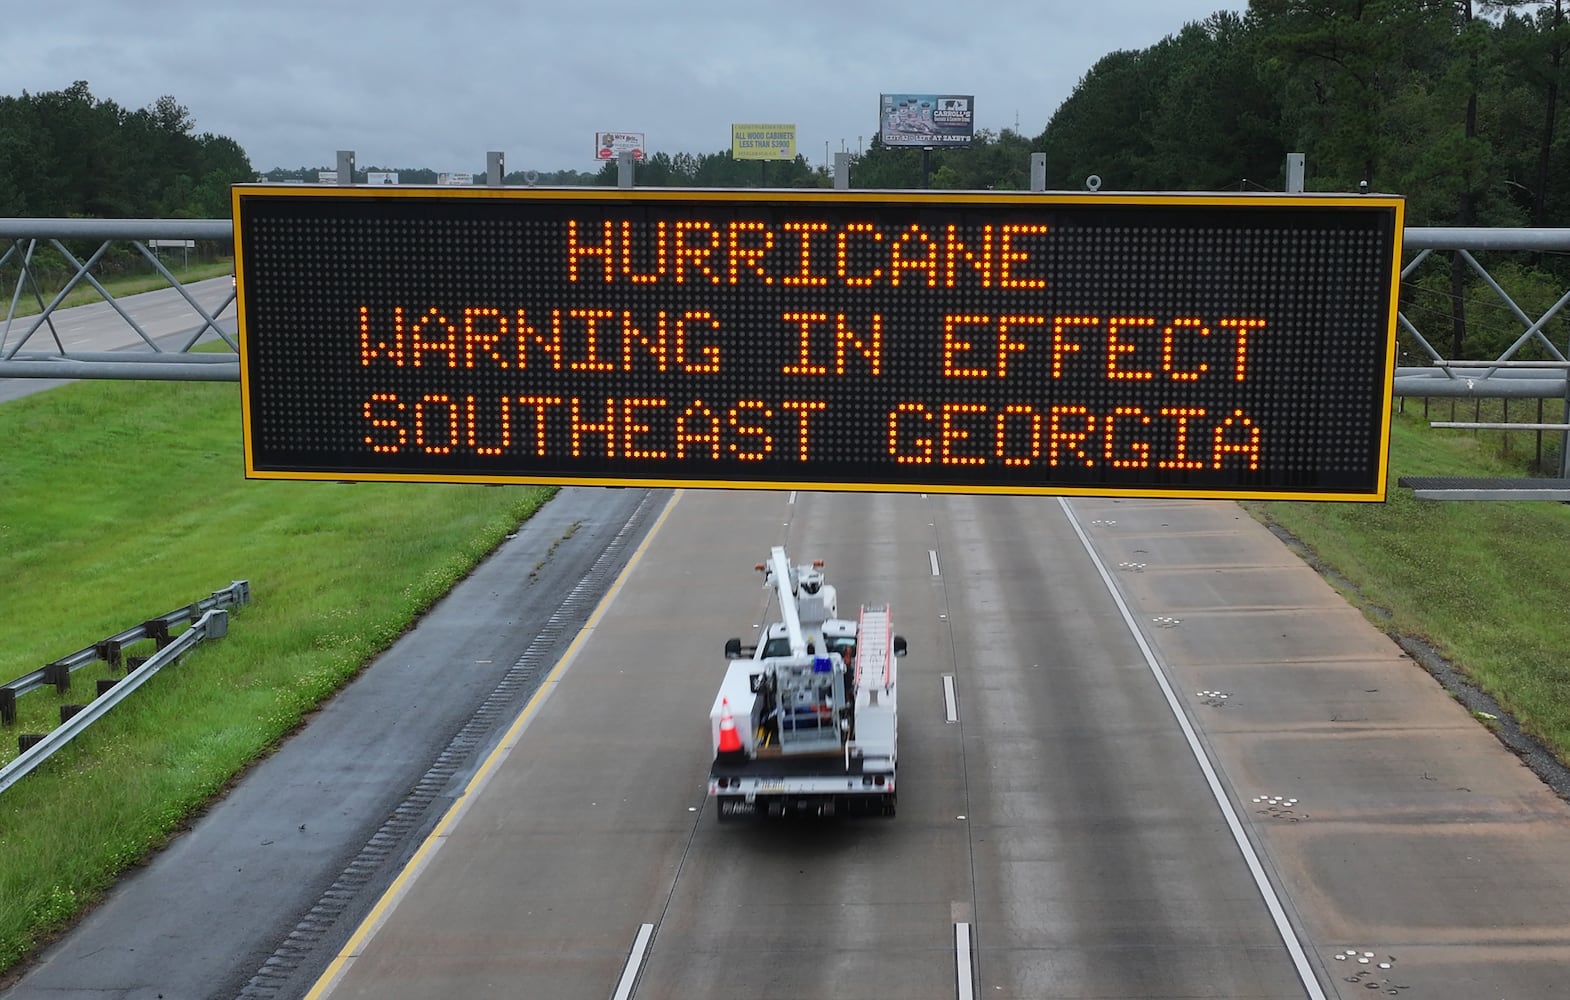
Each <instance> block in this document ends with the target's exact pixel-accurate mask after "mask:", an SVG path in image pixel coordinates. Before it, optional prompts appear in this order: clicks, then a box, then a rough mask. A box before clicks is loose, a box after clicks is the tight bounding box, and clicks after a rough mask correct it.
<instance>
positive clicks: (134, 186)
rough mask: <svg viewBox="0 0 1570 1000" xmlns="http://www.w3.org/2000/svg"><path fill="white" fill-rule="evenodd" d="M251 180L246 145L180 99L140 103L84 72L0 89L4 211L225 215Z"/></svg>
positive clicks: (21, 214)
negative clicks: (125, 101) (11, 93)
mask: <svg viewBox="0 0 1570 1000" xmlns="http://www.w3.org/2000/svg"><path fill="white" fill-rule="evenodd" d="M254 179H255V174H254V173H253V172H252V169H251V162H250V160H249V159H248V158H247V157H246V154H245V150H244V149H242V148H240V144H239V143H237V142H235V141H234V140H233V139H231V138H228V137H227V136H220V135H213V134H211V133H208V132H202V133H196V131H195V123H194V122H193V121H192V119H191V114H190V112H189V111H188V110H187V109H186V108H185V107H184V106H183V105H181V104H180V103H179V102H178V101H176V100H175V99H174V98H173V97H160V98H159V99H158V100H157V101H156V102H155V103H154V104H153V105H152V106H151V107H147V108H140V109H137V110H134V111H133V110H130V109H127V108H123V107H121V106H120V105H118V104H116V103H115V102H114V101H112V100H107V99H102V98H97V97H94V96H93V94H92V91H91V90H90V88H89V87H88V85H87V83H86V81H82V80H78V81H77V82H76V83H73V84H72V85H71V86H69V87H67V88H66V89H64V90H57V91H49V92H45V93H38V94H29V93H27V92H25V91H24V92H23V93H22V94H21V96H19V97H3V96H0V216H4V217H11V218H49V219H63V218H70V217H86V218H98V219H157V218H164V219H216V218H224V217H227V216H228V215H229V186H230V185H231V184H235V183H237V182H241V181H249V180H254Z"/></svg>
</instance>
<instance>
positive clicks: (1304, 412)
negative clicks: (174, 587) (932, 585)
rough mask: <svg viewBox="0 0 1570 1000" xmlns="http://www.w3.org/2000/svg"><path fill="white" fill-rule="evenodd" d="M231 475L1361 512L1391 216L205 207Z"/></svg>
mask: <svg viewBox="0 0 1570 1000" xmlns="http://www.w3.org/2000/svg"><path fill="white" fill-rule="evenodd" d="M234 209H235V239H236V249H237V257H238V281H239V301H240V323H241V338H240V343H241V373H242V381H243V386H242V389H243V401H244V402H243V413H244V427H245V451H246V471H247V474H248V475H251V476H254V477H260V478H283V479H332V480H340V479H370V480H427V481H440V482H471V481H472V482H539V483H589V484H629V485H630V484H662V485H691V486H725V487H771V488H773V487H789V488H796V487H800V488H815V489H853V490H893V491H944V492H973V493H986V492H997V493H1036V494H1076V493H1080V494H1101V495H1105V494H1112V495H1119V494H1129V495H1161V496H1196V497H1282V498H1310V499H1312V498H1319V499H1338V500H1374V499H1380V498H1381V497H1383V495H1384V492H1385V458H1386V449H1387V441H1388V431H1389V414H1390V405H1389V403H1390V391H1391V389H1390V387H1391V374H1392V369H1391V365H1392V359H1393V354H1394V351H1393V345H1394V329H1395V294H1396V288H1397V285H1398V275H1399V266H1400V246H1399V243H1400V234H1401V226H1402V202H1401V201H1400V199H1396V198H1388V197H1382V196H1366V197H1360V198H1349V197H1339V196H1312V195H1297V196H1282V195H1268V196H1267V195H1205V196H1154V195H1128V196H1124V195H1105V194H1098V195H1090V194H1081V195H1067V194H1064V195H1054V194H1029V193H990V192H988V193H953V192H945V193H943V194H937V193H895V192H884V193H876V194H859V193H853V192H826V191H801V192H791V191H751V192H746V191H679V190H664V189H644V190H639V189H631V190H621V189H617V190H610V189H580V190H568V189H556V190H550V189H535V188H529V189H511V188H502V189H475V188H470V189H464V188H448V189H440V188H426V189H417V188H410V187H407V186H404V187H397V188H381V189H377V188H326V187H309V186H307V187H296V188H288V187H284V186H282V185H254V186H252V185H246V186H241V187H237V188H236V189H235V192H234Z"/></svg>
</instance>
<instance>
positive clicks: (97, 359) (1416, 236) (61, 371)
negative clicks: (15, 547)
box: [0, 219, 1570, 398]
mask: <svg viewBox="0 0 1570 1000" xmlns="http://www.w3.org/2000/svg"><path fill="white" fill-rule="evenodd" d="M171 238H172V239H197V240H211V241H224V242H232V241H233V239H234V223H233V221H232V220H230V219H0V265H4V264H5V263H6V262H7V261H8V260H14V261H17V262H19V263H20V264H21V266H22V273H21V275H20V276H19V279H18V281H17V285H16V288H15V290H14V291H13V292H12V295H11V305H10V307H9V308H8V309H7V310H5V311H4V313H3V315H0V378H110V379H115V378H121V379H168V380H190V381H214V382H236V381H239V378H240V365H239V360H238V358H237V357H236V356H235V355H234V354H229V353H227V352H224V353H219V354H216V355H211V354H209V355H206V356H202V355H197V354H192V353H189V352H190V349H191V347H193V346H195V344H196V341H197V340H198V339H199V338H200V337H201V336H202V335H203V334H205V333H208V332H211V331H217V332H218V334H219V336H221V337H222V338H223V339H224V340H225V341H226V342H228V344H229V346H230V347H231V348H235V350H236V351H238V347H237V338H236V337H233V336H232V335H230V334H228V333H226V332H224V331H222V330H220V329H219V327H218V325H217V323H216V320H215V319H214V314H212V313H209V312H207V311H205V310H203V309H202V308H201V307H200V306H198V305H197V304H196V303H195V301H194V299H193V298H192V297H191V296H190V295H189V293H187V292H186V291H185V289H184V288H183V286H181V284H180V282H179V280H178V279H176V278H175V277H174V276H173V275H172V274H170V273H169V272H168V271H167V270H166V269H165V268H164V267H163V264H162V263H161V262H160V261H159V260H158V257H157V254H155V253H153V251H152V250H150V249H149V248H148V246H147V243H148V242H149V241H151V240H153V239H171ZM62 240H78V241H79V240H101V241H103V242H102V245H101V246H100V247H99V249H98V251H97V252H96V253H94V254H92V255H90V256H89V257H88V258H87V259H86V260H78V259H77V258H76V257H74V256H72V255H70V254H69V252H67V251H66V249H65V247H64V246H63V245H62V244H61V242H60V241H62ZM41 241H42V242H46V243H48V244H49V245H51V246H54V247H55V248H56V249H57V250H58V251H59V252H61V253H62V254H64V255H65V257H66V259H67V260H68V261H69V262H71V263H72V265H73V266H75V267H76V268H77V272H76V274H75V276H73V277H72V278H71V280H70V281H69V282H68V286H67V287H68V288H69V287H74V286H75V285H77V284H81V283H86V284H89V285H91V286H93V287H95V288H97V289H98V290H99V292H100V293H102V294H103V295H104V297H105V299H106V300H107V301H108V302H109V304H110V306H111V308H113V309H115V310H116V311H117V312H118V313H119V314H120V316H121V317H122V318H123V319H124V320H125V321H126V323H127V324H128V326H129V327H130V329H132V330H133V331H135V332H136V333H137V334H139V335H140V338H141V340H142V341H143V342H144V344H145V347H146V348H147V349H143V350H135V351H116V352H113V354H112V355H111V356H104V355H103V354H96V355H95V354H90V353H88V352H81V351H72V350H71V349H70V347H69V345H67V344H65V343H63V342H62V341H61V338H60V337H59V335H58V332H57V331H56V330H55V328H54V325H53V323H52V317H53V314H54V313H55V311H56V309H57V308H58V306H59V303H60V302H61V301H63V299H64V292H63V291H62V292H61V293H60V294H59V295H57V296H55V298H54V300H53V301H51V302H48V303H45V302H43V301H42V297H41V296H37V293H36V285H35V286H34V288H35V291H34V295H35V297H37V298H38V299H39V305H40V306H41V307H42V313H41V315H38V316H36V317H29V322H28V324H27V325H26V329H24V330H23V331H22V332H21V335H20V338H19V339H17V338H12V337H10V336H8V334H9V332H10V328H11V326H12V321H13V319H14V314H15V309H16V303H17V301H18V300H20V298H21V297H22V292H23V285H24V281H23V279H25V278H27V277H29V275H30V272H29V271H28V263H29V261H30V260H31V258H32V253H33V250H34V248H35V247H36V246H37V245H38V243H39V242H41ZM117 241H118V242H130V243H132V244H133V245H135V246H136V248H137V249H138V250H139V251H140V252H141V253H142V254H143V255H144V256H146V257H147V258H148V259H149V260H151V261H152V263H153V266H154V267H155V268H157V269H158V270H159V271H160V272H161V273H162V274H163V275H164V277H165V278H166V279H168V280H169V282H170V284H171V285H172V286H173V287H175V288H176V289H178V290H179V291H180V292H181V294H182V295H184V296H185V298H186V300H187V301H188V303H189V304H190V305H191V308H192V309H193V311H194V313H195V317H194V325H193V327H192V329H191V330H190V331H187V335H186V336H184V337H182V346H181V347H180V348H179V349H178V350H173V351H171V350H163V349H160V348H159V347H158V346H157V344H156V343H155V342H154V340H155V338H153V337H151V336H149V335H148V334H147V332H146V331H144V330H143V329H142V328H141V327H140V326H139V325H138V324H137V322H136V321H135V319H134V318H132V317H131V316H130V315H129V314H127V313H126V311H125V310H124V309H123V308H122V307H121V306H120V305H119V303H118V302H117V301H116V300H115V299H114V298H113V297H112V296H110V295H109V294H108V292H107V291H105V290H104V289H103V287H102V286H101V285H100V284H99V283H98V281H97V280H96V279H95V278H94V277H93V276H92V274H91V270H90V269H91V267H92V265H93V264H94V262H96V261H97V259H98V258H99V257H101V256H102V255H103V254H104V253H105V252H107V250H108V248H109V246H110V244H112V243H114V242H117ZM1402 245H1403V248H1404V249H1405V250H1407V251H1411V252H1412V253H1413V256H1412V257H1411V258H1410V259H1409V260H1408V261H1407V262H1406V263H1405V264H1404V266H1403V268H1402V277H1403V278H1405V277H1406V276H1408V275H1410V274H1412V273H1413V272H1414V271H1415V270H1416V269H1417V268H1418V266H1419V265H1421V264H1422V263H1423V262H1424V261H1425V260H1426V259H1427V258H1428V257H1429V256H1431V255H1432V254H1434V253H1435V252H1439V253H1449V254H1454V255H1457V256H1458V257H1459V259H1461V260H1462V261H1463V262H1464V263H1465V264H1466V266H1467V267H1468V268H1469V269H1470V270H1471V271H1472V272H1473V273H1474V274H1475V275H1477V276H1478V277H1479V278H1480V279H1481V280H1482V281H1483V282H1484V283H1485V284H1487V285H1488V286H1489V287H1490V288H1491V289H1492V290H1493V292H1494V293H1495V294H1496V295H1497V296H1499V298H1500V300H1501V303H1502V304H1503V306H1504V308H1506V309H1507V310H1508V311H1510V312H1511V313H1512V314H1513V315H1514V316H1515V318H1516V319H1517V320H1518V321H1519V322H1520V323H1521V326H1522V329H1523V332H1522V334H1521V336H1520V338H1519V339H1518V340H1516V342H1515V343H1514V344H1512V345H1511V346H1510V347H1509V348H1508V349H1507V350H1506V351H1505V352H1504V353H1503V354H1502V355H1501V356H1500V358H1499V360H1500V361H1509V360H1511V359H1512V358H1513V357H1514V356H1515V355H1516V354H1517V353H1518V352H1519V351H1520V349H1521V348H1522V347H1523V346H1525V345H1526V344H1528V343H1533V344H1537V345H1539V346H1540V347H1543V348H1544V350H1545V353H1546V354H1548V356H1549V357H1550V358H1551V359H1552V360H1556V361H1564V360H1565V356H1564V352H1563V351H1561V349H1560V348H1559V347H1558V346H1556V345H1554V344H1553V343H1552V342H1550V341H1549V340H1548V339H1547V337H1546V336H1545V335H1544V329H1545V327H1546V325H1547V324H1548V322H1549V321H1550V320H1551V319H1553V317H1554V316H1556V315H1558V314H1559V313H1560V312H1561V311H1562V310H1564V309H1565V307H1566V306H1570V291H1567V292H1565V293H1564V295H1563V296H1562V297H1561V298H1560V299H1559V300H1558V301H1557V302H1555V303H1554V304H1553V305H1552V306H1551V307H1550V308H1549V309H1548V310H1547V311H1546V312H1544V313H1543V315H1541V316H1539V317H1537V318H1536V319H1535V320H1534V319H1533V318H1532V317H1530V316H1528V315H1527V314H1526V312H1525V311H1524V310H1522V309H1521V308H1520V307H1519V306H1518V305H1517V304H1516V303H1515V301H1514V300H1513V299H1512V298H1511V296H1510V295H1509V294H1508V293H1507V292H1506V291H1505V290H1504V289H1503V288H1501V287H1500V285H1499V284H1498V282H1496V281H1495V280H1494V279H1493V278H1492V277H1491V276H1490V275H1489V274H1488V272H1487V270H1486V269H1485V268H1484V267H1483V266H1482V265H1481V264H1480V263H1479V262H1478V261H1477V259H1476V258H1475V257H1474V256H1473V251H1490V252H1493V251H1526V252H1537V253H1542V252H1570V228H1552V229H1551V228H1543V229H1525V228H1513V227H1483V226H1477V227H1455V226H1437V227H1424V226H1414V227H1409V228H1408V229H1406V230H1405V231H1404V232H1403V233H1402ZM232 301H233V296H232V295H231V296H230V299H229V300H228V301H226V302H225V303H224V304H223V306H222V307H220V309H219V311H220V312H221V311H222V309H223V308H225V307H227V306H228V305H229V303H230V302H232ZM1397 323H1398V324H1399V325H1400V327H1401V330H1402V331H1403V332H1404V333H1405V334H1406V335H1407V336H1408V337H1410V338H1411V340H1412V342H1414V343H1415V344H1416V345H1417V347H1418V350H1419V351H1420V352H1421V353H1423V354H1426V355H1427V356H1428V357H1427V361H1428V362H1429V363H1428V364H1425V365H1419V366H1410V367H1402V368H1400V369H1398V370H1397V372H1396V379H1395V394H1396V395H1397V396H1484V397H1504V396H1536V397H1539V398H1557V397H1559V396H1561V395H1563V394H1564V392H1565V388H1566V386H1565V379H1564V377H1563V373H1562V372H1552V373H1548V372H1544V371H1531V372H1512V373H1508V374H1505V373H1501V372H1497V371H1492V370H1490V371H1485V372H1483V373H1482V374H1481V375H1480V376H1478V375H1474V376H1472V377H1459V376H1457V375H1456V373H1454V372H1453V371H1451V370H1450V369H1449V368H1447V367H1445V366H1444V364H1443V362H1444V356H1443V355H1442V354H1441V353H1440V352H1439V351H1437V350H1435V349H1434V348H1433V346H1432V345H1431V344H1430V342H1429V339H1428V338H1427V337H1425V336H1424V335H1423V333H1422V332H1421V331H1419V330H1418V329H1417V327H1416V326H1414V325H1413V323H1412V322H1411V321H1410V319H1409V318H1408V317H1407V316H1405V315H1404V314H1401V315H1398V316H1397ZM45 326H47V327H48V328H49V329H50V331H51V332H52V333H55V334H56V336H55V338H54V339H55V346H56V347H57V348H58V350H57V351H54V352H48V351H38V350H34V349H24V348H26V346H27V345H28V343H29V341H30V339H34V336H35V334H37V333H38V332H40V331H41V329H42V328H44V327H45ZM37 339H42V338H37ZM199 357H200V358H201V359H202V360H201V361H198V360H197V358H199ZM1549 376H1552V377H1549ZM1556 383H1557V384H1556Z"/></svg>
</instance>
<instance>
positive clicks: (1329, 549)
mask: <svg viewBox="0 0 1570 1000" xmlns="http://www.w3.org/2000/svg"><path fill="white" fill-rule="evenodd" d="M1413 403H1417V404H1419V405H1417V406H1414V405H1412V404H1413ZM1498 405H1499V404H1498V403H1497V401H1495V402H1494V403H1493V406H1494V407H1495V408H1496V413H1497V407H1498ZM1406 409H1407V413H1406V414H1405V415H1402V416H1398V417H1397V418H1396V420H1395V422H1394V425H1393V427H1392V430H1391V456H1390V490H1389V497H1388V500H1387V501H1386V502H1385V503H1383V504H1363V503H1288V502H1271V503H1250V504H1248V505H1247V506H1248V507H1249V508H1250V510H1251V511H1253V512H1254V513H1255V514H1256V516H1258V517H1260V518H1262V519H1265V520H1268V521H1272V522H1274V523H1276V524H1278V525H1280V526H1281V527H1282V528H1284V529H1286V530H1287V531H1289V532H1291V533H1292V534H1293V535H1294V536H1296V537H1297V538H1298V539H1299V540H1300V541H1301V542H1303V544H1304V545H1305V546H1306V547H1307V548H1308V549H1309V550H1310V551H1312V553H1313V554H1314V556H1315V557H1316V558H1317V559H1318V560H1319V561H1320V562H1322V563H1323V564H1324V565H1325V566H1327V567H1329V568H1331V569H1332V570H1333V571H1334V573H1335V575H1336V576H1337V577H1339V578H1340V579H1341V580H1343V581H1345V584H1344V586H1345V588H1346V590H1347V594H1348V597H1349V598H1350V599H1351V600H1352V601H1353V602H1354V603H1356V604H1358V605H1359V606H1361V607H1362V608H1363V609H1364V610H1365V613H1367V614H1368V617H1369V618H1370V620H1371V621H1373V622H1375V623H1376V624H1378V625H1379V626H1380V627H1381V628H1383V629H1385V630H1386V631H1388V632H1390V633H1392V634H1400V635H1409V636H1413V637H1416V638H1420V639H1422V640H1424V641H1425V642H1427V643H1429V644H1430V645H1432V646H1434V647H1435V648H1436V649H1437V650H1438V651H1439V652H1440V653H1441V654H1442V655H1444V656H1445V657H1446V658H1447V659H1449V660H1450V661H1451V662H1453V663H1455V664H1456V665H1457V666H1459V667H1460V668H1461V669H1462V671H1463V672H1464V673H1466V674H1467V675H1468V676H1469V677H1471V678H1472V680H1474V681H1475V682H1476V683H1477V685H1478V686H1479V687H1480V688H1481V689H1482V690H1484V691H1486V692H1488V693H1489V694H1490V695H1492V696H1493V697H1494V698H1495V699H1496V700H1498V702H1499V703H1500V704H1501V705H1503V706H1504V707H1505V708H1506V709H1508V710H1509V711H1510V713H1511V714H1512V715H1513V716H1515V717H1516V719H1517V720H1518V721H1519V722H1520V723H1521V726H1522V728H1523V729H1524V730H1526V731H1527V732H1529V733H1531V734H1532V735H1533V736H1536V737H1537V738H1538V739H1540V740H1542V741H1543V742H1544V743H1545V744H1546V745H1547V746H1549V747H1550V748H1552V749H1553V750H1554V752H1555V753H1556V754H1557V755H1558V756H1559V758H1560V760H1562V761H1565V762H1567V763H1570V657H1567V656H1566V652H1565V651H1566V650H1567V649H1570V618H1567V616H1566V615H1565V614H1564V610H1563V604H1564V595H1565V594H1567V593H1570V560H1567V559H1566V558H1565V554H1566V552H1567V551H1570V506H1566V505H1564V504H1557V503H1547V502H1528V501H1509V502H1506V501H1500V502H1491V501H1479V502H1472V501H1465V502H1463V501H1449V502H1446V501H1429V500H1418V499H1415V498H1414V497H1413V496H1412V493H1411V491H1410V490H1406V489H1402V488H1400V487H1398V486H1396V485H1395V484H1396V481H1397V479H1398V478H1399V477H1401V476H1404V475H1422V476H1451V475H1454V476H1487V475H1504V476H1519V475H1523V474H1524V472H1523V469H1524V467H1525V466H1526V465H1527V464H1529V463H1530V461H1531V460H1532V459H1534V458H1535V453H1536V449H1535V444H1534V442H1533V440H1532V438H1533V435H1532V434H1530V433H1529V432H1510V433H1511V436H1512V438H1514V439H1516V440H1515V442H1514V443H1513V444H1512V446H1511V448H1510V450H1509V451H1508V452H1507V451H1505V449H1504V443H1503V439H1502V433H1503V432H1498V431H1476V432H1474V431H1461V430H1435V429H1431V428H1429V427H1428V426H1427V421H1426V420H1424V419H1423V415H1422V411H1421V405H1420V401H1416V400H1413V401H1409V402H1408V406H1407V408H1406ZM1512 413H1513V416H1514V419H1516V420H1525V419H1531V420H1535V419H1536V413H1535V410H1534V411H1533V412H1531V413H1530V414H1529V413H1528V412H1527V408H1526V405H1525V404H1524V403H1518V404H1515V406H1514V407H1512ZM1482 416H1483V419H1485V420H1487V419H1489V413H1488V411H1487V409H1486V408H1485V410H1484V412H1483V414H1482ZM1546 416H1547V417H1548V419H1549V420H1550V422H1551V421H1553V420H1557V419H1558V415H1557V412H1550V413H1547V414H1546ZM1496 418H1497V417H1496ZM1428 419H1431V420H1450V419H1451V415H1450V412H1449V404H1448V402H1447V403H1445V404H1444V405H1443V407H1442V408H1441V406H1440V404H1439V403H1438V402H1437V401H1436V402H1435V404H1434V405H1433V407H1431V408H1430V410H1429V415H1428ZM1456 419H1459V420H1463V421H1466V420H1472V419H1473V413H1472V412H1471V405H1470V404H1465V405H1464V406H1463V407H1462V409H1461V410H1459V411H1458V412H1457V414H1456ZM1552 437H1553V435H1547V436H1545V445H1546V444H1547V441H1548V440H1549V439H1551V438H1552ZM1554 451H1555V453H1557V448H1555V449H1554Z"/></svg>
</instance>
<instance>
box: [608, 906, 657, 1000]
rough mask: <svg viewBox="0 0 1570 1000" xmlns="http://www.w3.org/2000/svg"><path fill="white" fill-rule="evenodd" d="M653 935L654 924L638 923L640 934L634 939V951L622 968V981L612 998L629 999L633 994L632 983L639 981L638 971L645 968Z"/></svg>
mask: <svg viewBox="0 0 1570 1000" xmlns="http://www.w3.org/2000/svg"><path fill="white" fill-rule="evenodd" d="M653 936H654V925H653V924H640V925H638V936H637V937H635V938H633V939H632V951H631V952H629V953H628V955H627V965H626V967H625V968H623V969H622V970H621V982H619V983H617V984H616V992H615V993H612V994H611V1000H628V998H629V997H631V996H632V984H633V983H635V982H637V981H638V971H639V970H640V969H642V968H643V958H644V956H645V955H647V954H648V953H649V938H651V937H653Z"/></svg>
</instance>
